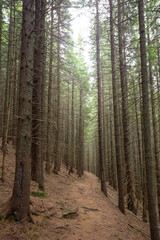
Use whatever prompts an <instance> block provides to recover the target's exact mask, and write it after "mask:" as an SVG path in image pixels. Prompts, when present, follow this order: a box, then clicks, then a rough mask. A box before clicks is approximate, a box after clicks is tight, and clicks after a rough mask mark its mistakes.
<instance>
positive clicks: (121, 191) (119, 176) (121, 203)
mask: <svg viewBox="0 0 160 240" xmlns="http://www.w3.org/2000/svg"><path fill="white" fill-rule="evenodd" d="M109 4H110V36H111V39H110V43H111V64H112V89H113V111H114V129H115V146H116V163H117V179H118V207H119V209H120V211H121V212H122V213H124V212H125V208H124V177H123V165H122V158H121V152H120V129H119V121H118V101H117V100H118V99H117V83H116V76H115V54H114V51H115V49H114V30H113V7H112V0H109Z"/></svg>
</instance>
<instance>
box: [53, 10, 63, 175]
mask: <svg viewBox="0 0 160 240" xmlns="http://www.w3.org/2000/svg"><path fill="white" fill-rule="evenodd" d="M57 17H58V27H57V28H58V39H57V41H58V42H57V87H56V94H57V104H56V109H55V111H56V113H57V114H56V117H57V119H56V130H55V145H54V169H53V172H54V173H55V174H58V172H59V171H60V165H61V159H60V79H61V76H60V21H61V19H60V10H59V9H58V10H57Z"/></svg>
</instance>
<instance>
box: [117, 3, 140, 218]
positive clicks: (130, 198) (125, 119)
mask: <svg viewBox="0 0 160 240" xmlns="http://www.w3.org/2000/svg"><path fill="white" fill-rule="evenodd" d="M121 4H122V3H121V2H120V0H118V42H119V69H120V79H121V91H122V123H123V137H124V141H123V148H124V160H125V167H126V182H127V206H128V209H129V210H131V211H132V212H133V213H134V214H136V213H137V210H136V207H135V198H134V192H133V182H132V175H131V149H130V132H129V114H128V87H127V76H126V74H127V73H126V66H125V64H124V59H123V39H122V19H121V10H122V8H121Z"/></svg>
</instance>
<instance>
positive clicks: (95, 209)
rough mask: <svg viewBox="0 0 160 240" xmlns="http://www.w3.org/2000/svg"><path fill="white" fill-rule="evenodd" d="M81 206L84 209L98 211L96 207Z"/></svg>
mask: <svg viewBox="0 0 160 240" xmlns="http://www.w3.org/2000/svg"><path fill="white" fill-rule="evenodd" d="M81 208H84V209H85V210H86V211H94V212H96V211H99V210H98V209H97V208H88V207H81Z"/></svg>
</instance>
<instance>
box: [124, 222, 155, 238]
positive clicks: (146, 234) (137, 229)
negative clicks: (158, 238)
mask: <svg viewBox="0 0 160 240" xmlns="http://www.w3.org/2000/svg"><path fill="white" fill-rule="evenodd" d="M128 226H130V227H131V228H133V229H135V230H136V231H138V232H140V233H142V234H144V235H145V236H147V237H149V238H150V235H149V234H148V233H145V232H143V231H142V230H140V229H139V228H137V227H134V226H132V225H131V224H128Z"/></svg>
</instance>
